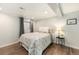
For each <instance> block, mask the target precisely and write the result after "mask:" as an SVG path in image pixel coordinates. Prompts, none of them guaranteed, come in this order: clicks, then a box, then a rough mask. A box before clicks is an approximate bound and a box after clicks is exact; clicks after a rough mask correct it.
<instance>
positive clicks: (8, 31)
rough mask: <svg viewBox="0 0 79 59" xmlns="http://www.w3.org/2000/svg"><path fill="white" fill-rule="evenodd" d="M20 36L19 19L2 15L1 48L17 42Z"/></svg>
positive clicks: (0, 19)
mask: <svg viewBox="0 0 79 59" xmlns="http://www.w3.org/2000/svg"><path fill="white" fill-rule="evenodd" d="M18 36H19V19H18V18H16V17H11V16H9V15H6V14H2V13H0V47H3V46H7V45H8V44H11V43H13V42H16V41H17V39H18Z"/></svg>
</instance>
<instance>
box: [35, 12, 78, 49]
mask: <svg viewBox="0 0 79 59" xmlns="http://www.w3.org/2000/svg"><path fill="white" fill-rule="evenodd" d="M71 18H77V22H78V23H77V24H76V25H67V24H66V23H67V19H71ZM59 25H60V26H63V29H64V32H65V44H66V46H70V47H73V48H77V49H79V12H73V13H69V14H66V15H65V16H64V17H55V18H48V19H44V20H41V21H38V22H36V23H35V24H34V29H35V31H37V29H38V27H39V26H50V27H52V28H53V29H54V30H55V29H56V26H59ZM54 40H55V37H54Z"/></svg>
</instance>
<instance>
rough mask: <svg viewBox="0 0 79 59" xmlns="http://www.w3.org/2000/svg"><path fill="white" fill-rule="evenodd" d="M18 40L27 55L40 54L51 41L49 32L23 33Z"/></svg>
mask: <svg viewBox="0 0 79 59" xmlns="http://www.w3.org/2000/svg"><path fill="white" fill-rule="evenodd" d="M20 42H21V45H22V46H23V47H24V48H25V49H26V50H27V51H28V53H29V55H41V54H42V52H43V51H44V50H45V49H46V48H47V47H48V46H49V45H50V44H51V42H52V41H51V36H50V34H49V33H45V32H32V33H26V34H23V35H22V36H21V37H20Z"/></svg>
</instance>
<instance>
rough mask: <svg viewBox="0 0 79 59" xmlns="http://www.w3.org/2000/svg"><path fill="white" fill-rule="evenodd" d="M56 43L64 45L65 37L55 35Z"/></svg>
mask: <svg viewBox="0 0 79 59" xmlns="http://www.w3.org/2000/svg"><path fill="white" fill-rule="evenodd" d="M56 43H57V44H60V45H62V46H63V45H65V37H60V36H57V37H56Z"/></svg>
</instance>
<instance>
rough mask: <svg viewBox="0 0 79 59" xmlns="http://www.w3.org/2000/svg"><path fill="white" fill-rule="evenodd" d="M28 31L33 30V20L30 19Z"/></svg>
mask: <svg viewBox="0 0 79 59" xmlns="http://www.w3.org/2000/svg"><path fill="white" fill-rule="evenodd" d="M30 32H33V22H32V21H30Z"/></svg>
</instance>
